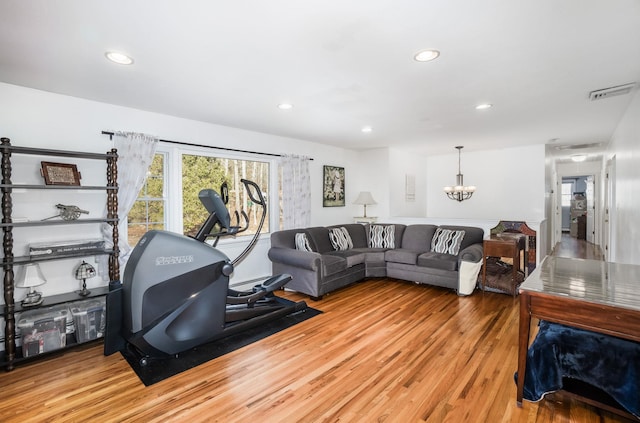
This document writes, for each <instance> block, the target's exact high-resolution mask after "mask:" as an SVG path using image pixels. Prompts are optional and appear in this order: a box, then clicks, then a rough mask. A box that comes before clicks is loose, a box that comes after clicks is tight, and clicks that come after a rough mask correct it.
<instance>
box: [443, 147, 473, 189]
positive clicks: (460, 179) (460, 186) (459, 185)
mask: <svg viewBox="0 0 640 423" xmlns="http://www.w3.org/2000/svg"><path fill="white" fill-rule="evenodd" d="M456 148H457V149H458V174H457V175H456V185H455V186H454V187H444V192H445V193H446V194H447V197H449V198H450V199H452V200H456V201H464V200H468V199H469V198H471V196H472V195H473V193H474V192H475V191H476V187H474V186H473V185H469V186H465V185H464V181H463V176H462V172H460V152H461V150H462V149H463V148H464V147H463V146H461V145H458V146H456Z"/></svg>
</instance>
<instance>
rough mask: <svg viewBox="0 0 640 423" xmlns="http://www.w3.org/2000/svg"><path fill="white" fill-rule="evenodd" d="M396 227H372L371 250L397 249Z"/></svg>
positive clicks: (370, 235)
mask: <svg viewBox="0 0 640 423" xmlns="http://www.w3.org/2000/svg"><path fill="white" fill-rule="evenodd" d="M395 233H396V227H395V226H393V225H371V226H370V227H369V248H395V244H396V241H395Z"/></svg>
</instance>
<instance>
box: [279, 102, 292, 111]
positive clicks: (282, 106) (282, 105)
mask: <svg viewBox="0 0 640 423" xmlns="http://www.w3.org/2000/svg"><path fill="white" fill-rule="evenodd" d="M278 109H280V110H290V109H293V104H291V103H280V104H278Z"/></svg>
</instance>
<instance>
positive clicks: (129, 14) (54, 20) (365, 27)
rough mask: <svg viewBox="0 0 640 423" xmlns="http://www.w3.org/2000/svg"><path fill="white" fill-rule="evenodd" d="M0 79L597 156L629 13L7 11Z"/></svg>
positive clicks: (82, 0)
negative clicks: (551, 146) (426, 57)
mask: <svg viewBox="0 0 640 423" xmlns="http://www.w3.org/2000/svg"><path fill="white" fill-rule="evenodd" d="M425 48H435V49H438V50H440V51H441V56H440V57H439V58H438V59H437V60H435V61H433V62H429V63H419V62H416V61H414V60H413V56H414V54H415V53H416V52H418V51H419V50H421V49H425ZM107 50H118V51H122V52H125V53H127V54H129V55H131V56H132V57H133V58H134V59H135V64H134V65H132V66H122V65H116V64H113V63H110V62H108V61H107V60H106V59H105V57H104V53H105V51H107ZM0 81H3V82H7V83H11V84H16V85H22V86H27V87H32V88H37V89H41V90H46V91H51V92H55V93H61V94H67V95H71V96H76V97H82V98H87V99H91V100H97V101H101V102H107V103H113V104H117V105H122V106H128V107H134V108H138V109H143V110H149V111H154V112H159V113H165V114H170V115H174V116H180V117H185V118H190V119H196V120H200V121H206V122H212V123H217V124H222V125H228V126H233V127H239V128H245V129H249V130H253V131H260V132H266V133H270V134H277V135H282V136H287V137H294V138H299V139H304V140H309V141H315V142H319V143H325V144H331V145H335V146H341V147H347V148H354V149H364V148H375V147H383V146H395V147H400V148H408V149H410V150H411V151H416V152H418V153H425V154H434V153H436V154H439V153H452V154H453V153H455V150H454V148H453V147H454V146H456V145H464V146H465V150H479V149H487V148H491V149H495V148H505V147H511V146H519V145H531V144H546V143H548V142H549V140H550V139H554V138H557V139H558V140H557V141H555V144H585V143H597V142H603V143H605V144H606V142H607V141H608V140H609V138H610V136H611V134H612V132H613V131H614V129H615V126H616V124H617V122H618V121H619V120H620V118H621V116H622V114H623V113H624V111H625V109H626V107H627V105H628V103H629V100H630V98H631V96H630V95H625V96H618V97H612V98H608V99H604V100H600V101H593V102H592V101H590V100H589V92H590V91H593V90H597V89H602V88H607V87H612V86H617V85H622V84H626V83H630V82H635V81H638V82H640V1H638V0H522V1H513V0H414V1H410V0H393V1H391V0H389V1H386V0H382V1H381V0H341V1H334V0H297V1H296V0H270V1H264V0H236V1H226V2H222V1H210V0H201V1H196V0H181V1H176V0H173V1H172V0H162V1H159V0H110V1H102V0H57V1H52V0H29V1H25V0H3V1H2V2H0ZM636 89H637V85H636ZM281 102H291V103H293V104H294V108H293V109H292V110H288V111H282V110H279V109H278V108H277V107H276V106H277V104H278V103H281ZM484 102H489V103H493V104H494V107H493V108H491V109H489V110H483V111H478V110H475V106H476V105H477V104H479V103H484ZM0 119H1V118H0ZM365 125H370V126H371V127H372V128H373V132H371V133H369V134H364V133H362V132H361V131H360V129H361V127H363V126H365ZM116 129H117V128H116ZM127 129H131V130H135V128H127ZM157 135H159V136H160V137H162V134H157Z"/></svg>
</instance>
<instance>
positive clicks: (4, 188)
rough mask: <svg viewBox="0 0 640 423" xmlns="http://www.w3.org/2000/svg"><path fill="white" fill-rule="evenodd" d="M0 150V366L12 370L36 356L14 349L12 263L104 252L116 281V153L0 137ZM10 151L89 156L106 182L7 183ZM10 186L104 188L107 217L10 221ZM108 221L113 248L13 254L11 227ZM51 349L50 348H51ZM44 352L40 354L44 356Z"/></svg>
mask: <svg viewBox="0 0 640 423" xmlns="http://www.w3.org/2000/svg"><path fill="white" fill-rule="evenodd" d="M0 153H1V154H2V159H1V169H2V181H1V183H0V192H1V193H2V203H1V204H2V222H0V228H1V229H2V232H3V239H2V247H3V251H4V257H3V258H2V269H3V271H4V277H3V294H4V305H0V315H2V316H3V317H4V319H5V325H4V328H2V330H4V335H5V340H4V347H5V350H4V353H0V365H2V366H4V367H5V368H6V369H7V370H12V369H13V368H14V366H15V365H16V364H18V363H20V362H22V361H32V360H34V359H37V358H38V357H40V355H38V356H35V357H28V358H24V357H22V356H21V355H22V354H21V349H20V348H16V342H15V338H16V314H17V313H20V312H22V311H24V310H26V309H23V307H22V306H21V305H20V303H18V304H16V303H15V300H14V290H15V285H14V282H15V281H14V266H15V265H21V264H27V263H34V262H39V261H48V260H61V259H67V258H74V257H86V256H95V255H108V256H109V279H110V280H111V281H116V280H118V279H119V275H120V268H119V265H118V255H119V251H118V248H117V245H118V237H119V234H118V198H117V195H118V183H117V174H118V169H117V160H118V154H117V151H116V149H111V151H109V152H107V153H105V154H99V153H87V152H78V151H66V150H52V149H45V148H29V147H16V146H12V145H11V142H10V140H9V139H8V138H2V139H0ZM13 154H27V155H36V156H44V157H68V158H79V159H93V160H104V161H105V162H106V174H107V184H106V185H105V186H66V185H44V184H42V185H33V184H13V183H12V182H11V173H12V167H11V157H12V155H13ZM13 189H39V190H62V191H64V190H93V191H97V190H102V191H106V194H107V195H106V204H107V216H106V217H105V218H103V219H77V220H60V221H48V220H47V221H29V222H13V220H12V210H13V197H12V191H13ZM99 223H108V224H109V225H111V227H112V235H113V244H114V248H113V249H95V250H94V249H92V250H90V251H78V252H71V253H65V254H58V255H52V256H19V257H15V256H14V254H13V239H14V238H13V237H14V233H13V230H14V229H18V228H25V227H34V226H54V225H84V224H99ZM107 292H108V287H100V288H93V289H92V290H91V294H90V295H89V296H86V297H82V296H79V295H78V294H77V293H76V292H70V293H65V294H60V295H52V296H49V297H45V298H44V301H43V303H42V304H41V305H39V306H36V307H29V308H28V309H29V310H34V309H37V308H43V307H49V306H53V305H58V304H64V303H72V302H74V301H82V300H86V299H87V298H95V297H100V296H104V295H106V294H107ZM69 341H70V342H69V343H68V344H67V346H66V347H65V348H69V347H72V346H74V345H78V343H77V342H74V341H72V340H69ZM56 351H59V350H56ZM52 352H53V351H52ZM46 355H48V354H43V356H46Z"/></svg>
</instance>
